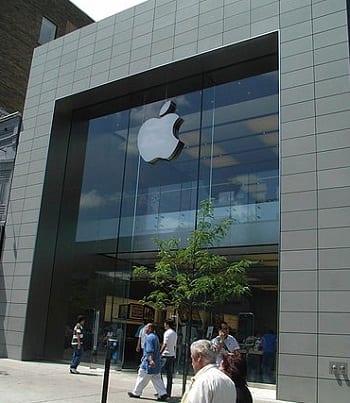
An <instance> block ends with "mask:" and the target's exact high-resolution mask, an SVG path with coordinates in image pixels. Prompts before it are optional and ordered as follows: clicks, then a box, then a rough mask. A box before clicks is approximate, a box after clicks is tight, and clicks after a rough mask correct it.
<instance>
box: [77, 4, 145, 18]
mask: <svg viewBox="0 0 350 403" xmlns="http://www.w3.org/2000/svg"><path fill="white" fill-rule="evenodd" d="M70 1H71V2H72V3H73V4H75V5H76V6H77V7H79V8H80V9H81V10H82V11H84V12H85V13H86V14H88V15H89V16H90V17H91V18H93V19H94V20H95V21H99V20H102V19H103V18H106V17H109V16H110V15H113V14H116V13H118V12H119V11H122V10H125V9H126V8H130V7H133V6H136V4H140V3H143V2H144V1H146V0H70Z"/></svg>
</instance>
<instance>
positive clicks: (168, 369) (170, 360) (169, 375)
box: [160, 319, 177, 397]
mask: <svg viewBox="0 0 350 403" xmlns="http://www.w3.org/2000/svg"><path fill="white" fill-rule="evenodd" d="M174 327H175V324H174V321H173V320H171V319H168V320H166V321H165V322H164V329H165V332H164V335H163V343H162V346H161V348H160V354H161V359H162V374H163V373H165V374H166V379H167V383H166V391H167V394H168V396H169V397H170V396H171V390H172V386H173V373H174V364H175V358H176V343H177V334H176V332H175V330H174Z"/></svg>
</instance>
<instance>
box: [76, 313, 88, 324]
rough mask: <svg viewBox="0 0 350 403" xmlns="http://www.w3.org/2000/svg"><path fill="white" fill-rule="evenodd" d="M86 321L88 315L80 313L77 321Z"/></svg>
mask: <svg viewBox="0 0 350 403" xmlns="http://www.w3.org/2000/svg"><path fill="white" fill-rule="evenodd" d="M85 322H86V316H85V315H78V317H77V323H81V324H82V325H83V324H84V323H85Z"/></svg>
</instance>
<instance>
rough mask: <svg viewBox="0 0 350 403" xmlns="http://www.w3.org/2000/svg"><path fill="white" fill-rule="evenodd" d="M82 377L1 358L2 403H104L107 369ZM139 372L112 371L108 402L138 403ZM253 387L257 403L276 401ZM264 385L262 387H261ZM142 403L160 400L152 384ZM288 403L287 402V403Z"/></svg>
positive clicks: (270, 391)
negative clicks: (135, 391)
mask: <svg viewBox="0 0 350 403" xmlns="http://www.w3.org/2000/svg"><path fill="white" fill-rule="evenodd" d="M79 371H80V375H72V374H70V373H69V368H68V365H66V364H59V363H47V362H31V361H15V360H10V359H5V358H2V359H0V402H2V403H44V402H55V403H100V402H101V397H102V385H103V379H104V369H103V368H96V369H91V368H89V367H86V366H82V365H81V366H79ZM135 379H136V371H126V370H122V371H116V370H114V369H111V370H110V373H109V387H108V398H107V402H108V403H126V402H128V403H134V402H135V400H134V399H130V398H129V397H128V395H127V391H131V390H132V389H133V386H134V383H135ZM254 386H255V387H250V390H251V392H252V395H253V399H254V402H256V403H268V402H275V403H278V402H279V401H277V400H276V391H275V388H274V387H273V386H271V385H266V386H265V385H261V387H256V385H254ZM259 386H260V385H259ZM181 390H182V378H181V377H180V376H177V377H176V378H175V380H174V386H173V394H174V396H175V397H173V398H171V399H169V403H175V402H179V401H180V397H181ZM139 401H140V402H142V401H145V402H149V401H156V398H155V396H154V389H153V386H152V384H151V383H150V384H149V385H148V386H147V387H146V389H145V390H144V394H143V396H142V398H141V399H140V400H139ZM284 403H286V402H284Z"/></svg>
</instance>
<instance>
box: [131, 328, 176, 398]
mask: <svg viewBox="0 0 350 403" xmlns="http://www.w3.org/2000/svg"><path fill="white" fill-rule="evenodd" d="M145 333H146V337H145V344H144V350H143V357H142V361H141V365H140V368H139V370H138V374H137V378H136V383H135V387H134V390H133V391H132V392H128V395H129V397H134V398H140V396H141V394H142V392H143V389H144V388H145V387H146V386H147V385H148V383H149V381H151V382H152V384H153V386H154V388H155V390H156V392H157V396H158V398H157V400H158V401H160V402H165V401H166V400H167V398H168V395H167V392H166V389H165V386H164V382H163V379H162V378H161V375H160V371H161V363H160V345H159V339H158V336H157V335H156V334H155V325H154V324H153V323H148V324H147V325H146V326H145Z"/></svg>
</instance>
